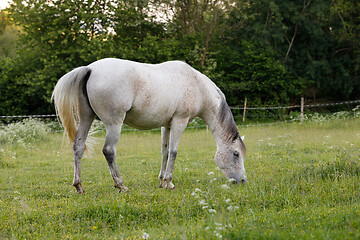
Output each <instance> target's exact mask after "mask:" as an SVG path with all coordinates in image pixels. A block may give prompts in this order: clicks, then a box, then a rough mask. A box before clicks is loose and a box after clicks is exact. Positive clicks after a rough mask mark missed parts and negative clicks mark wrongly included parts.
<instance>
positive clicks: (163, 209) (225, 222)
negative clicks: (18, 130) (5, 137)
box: [0, 118, 360, 239]
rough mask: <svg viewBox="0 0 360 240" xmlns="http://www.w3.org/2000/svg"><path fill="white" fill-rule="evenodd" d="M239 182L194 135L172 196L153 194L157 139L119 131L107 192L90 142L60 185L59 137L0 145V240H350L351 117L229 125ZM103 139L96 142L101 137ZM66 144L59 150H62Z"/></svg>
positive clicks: (358, 124)
mask: <svg viewBox="0 0 360 240" xmlns="http://www.w3.org/2000/svg"><path fill="white" fill-rule="evenodd" d="M240 133H241V135H246V138H245V144H246V146H247V152H248V154H247V159H246V162H245V167H246V169H247V176H248V183H247V184H243V185H229V183H228V182H227V180H226V179H225V178H224V176H223V174H222V173H221V171H220V170H219V169H218V168H217V166H216V164H215V162H214V160H213V156H214V154H215V151H216V146H215V141H214V138H213V137H212V135H211V133H210V132H207V131H206V130H205V129H195V130H186V131H185V133H184V135H183V137H182V139H181V142H180V146H179V153H178V157H177V160H176V164H175V169H174V176H173V177H174V180H173V182H174V184H175V186H176V189H175V190H173V191H166V190H164V189H159V188H157V187H158V185H159V181H158V179H157V176H158V172H159V170H160V132H159V131H154V132H150V131H141V132H140V131H139V132H138V131H137V132H130V131H129V132H124V133H123V134H122V137H121V139H120V142H119V144H118V155H117V156H118V158H117V163H118V166H119V169H120V172H121V173H122V176H123V180H124V182H125V185H126V186H127V187H128V188H129V189H130V192H129V193H118V191H117V190H116V189H114V188H113V182H112V179H111V176H110V174H109V170H108V167H107V164H106V161H105V159H104V157H103V155H102V153H101V148H102V145H101V144H102V142H103V141H102V140H100V143H101V144H98V145H96V146H95V150H94V152H93V154H92V155H91V156H88V157H85V159H83V161H82V182H83V187H84V189H85V191H86V193H85V195H78V194H77V193H75V188H74V187H73V186H72V185H71V184H72V178H73V158H72V154H71V148H70V147H67V144H65V146H64V147H63V148H61V145H62V141H63V137H62V134H61V133H50V134H48V135H47V137H46V138H45V139H43V140H41V141H40V142H37V143H31V144H28V145H16V144H12V145H6V144H5V145H4V144H3V145H0V209H1V211H0V239H25V238H26V239H144V238H148V239H359V238H360V207H359V206H360V181H359V180H360V119H359V118H357V119H347V120H334V121H331V122H324V123H311V122H308V123H305V124H304V125H299V124H297V123H292V124H282V125H274V126H254V127H246V128H241V127H240ZM100 137H103V136H100ZM66 143H67V142H66Z"/></svg>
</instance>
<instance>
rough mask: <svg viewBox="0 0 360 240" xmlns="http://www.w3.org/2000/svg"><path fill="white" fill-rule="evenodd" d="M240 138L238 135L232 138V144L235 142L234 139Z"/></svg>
mask: <svg viewBox="0 0 360 240" xmlns="http://www.w3.org/2000/svg"><path fill="white" fill-rule="evenodd" d="M239 137H240V135H239V133H237V134H235V135H234V136H233V138H232V142H235V141H236V139H238V138H239Z"/></svg>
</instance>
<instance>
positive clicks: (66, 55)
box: [0, 0, 360, 115]
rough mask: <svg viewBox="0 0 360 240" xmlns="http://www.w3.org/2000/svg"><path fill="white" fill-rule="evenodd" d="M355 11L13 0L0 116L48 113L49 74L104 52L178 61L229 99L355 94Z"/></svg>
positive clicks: (234, 1) (249, 2)
mask: <svg viewBox="0 0 360 240" xmlns="http://www.w3.org/2000/svg"><path fill="white" fill-rule="evenodd" d="M359 12H360V1H358V0H330V1H329V0H292V1H282V0H225V1H218V0H165V1H163V0H162V1H160V0H134V1H125V0H122V1H120V0H119V1H118V0H85V1H83V0H81V1H80V0H14V1H13V3H12V4H11V6H10V7H9V8H8V9H6V10H3V11H1V14H0V115H11V114H45V113H46V114H47V113H53V112H54V110H53V108H52V104H50V96H51V92H52V89H53V87H54V85H55V83H56V82H57V80H58V79H59V78H60V77H61V76H62V75H63V74H65V73H66V72H68V71H70V70H71V69H73V68H75V67H78V66H81V65H87V64H89V63H91V62H93V61H96V60H98V59H101V58H106V57H117V58H123V59H129V60H135V61H140V62H147V63H160V62H163V61H168V60H175V59H176V60H182V61H185V62H187V63H189V64H190V65H192V66H193V67H195V68H196V69H198V70H200V71H201V72H203V73H204V74H206V75H207V76H209V77H210V78H211V79H212V80H213V81H214V82H215V83H216V84H217V85H218V86H219V87H220V88H221V89H222V90H223V91H224V93H225V95H226V96H227V100H228V103H229V105H232V106H236V105H242V104H243V101H244V98H245V97H247V99H248V101H251V103H252V104H254V105H278V104H290V103H292V102H296V103H298V102H299V99H300V96H304V97H305V98H307V99H310V98H311V99H326V100H332V101H336V100H347V99H359V98H360V80H359V72H360V54H359V53H360V52H359V50H360V46H359V39H360V18H359ZM15 41H16V44H14V42H15Z"/></svg>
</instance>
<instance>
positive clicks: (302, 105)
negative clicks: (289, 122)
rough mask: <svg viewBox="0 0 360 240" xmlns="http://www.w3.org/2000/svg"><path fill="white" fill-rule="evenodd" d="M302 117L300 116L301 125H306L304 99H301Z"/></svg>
mask: <svg viewBox="0 0 360 240" xmlns="http://www.w3.org/2000/svg"><path fill="white" fill-rule="evenodd" d="M300 109H301V115H300V123H301V124H303V123H304V97H301V108H300Z"/></svg>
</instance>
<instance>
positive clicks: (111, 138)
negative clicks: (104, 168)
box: [103, 124, 129, 192]
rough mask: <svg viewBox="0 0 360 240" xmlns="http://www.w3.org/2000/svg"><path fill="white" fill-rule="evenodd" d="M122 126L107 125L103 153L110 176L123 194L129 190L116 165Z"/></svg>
mask: <svg viewBox="0 0 360 240" xmlns="http://www.w3.org/2000/svg"><path fill="white" fill-rule="evenodd" d="M121 125H122V124H114V125H106V137H105V144H104V147H103V153H104V155H105V158H106V161H107V163H108V166H109V170H110V174H111V176H112V178H113V180H114V187H115V188H118V189H119V190H120V192H121V191H123V192H128V191H129V189H128V188H127V187H125V185H124V184H123V180H122V178H121V177H120V172H119V169H118V167H117V164H116V145H117V142H118V140H119V138H120V132H121Z"/></svg>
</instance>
